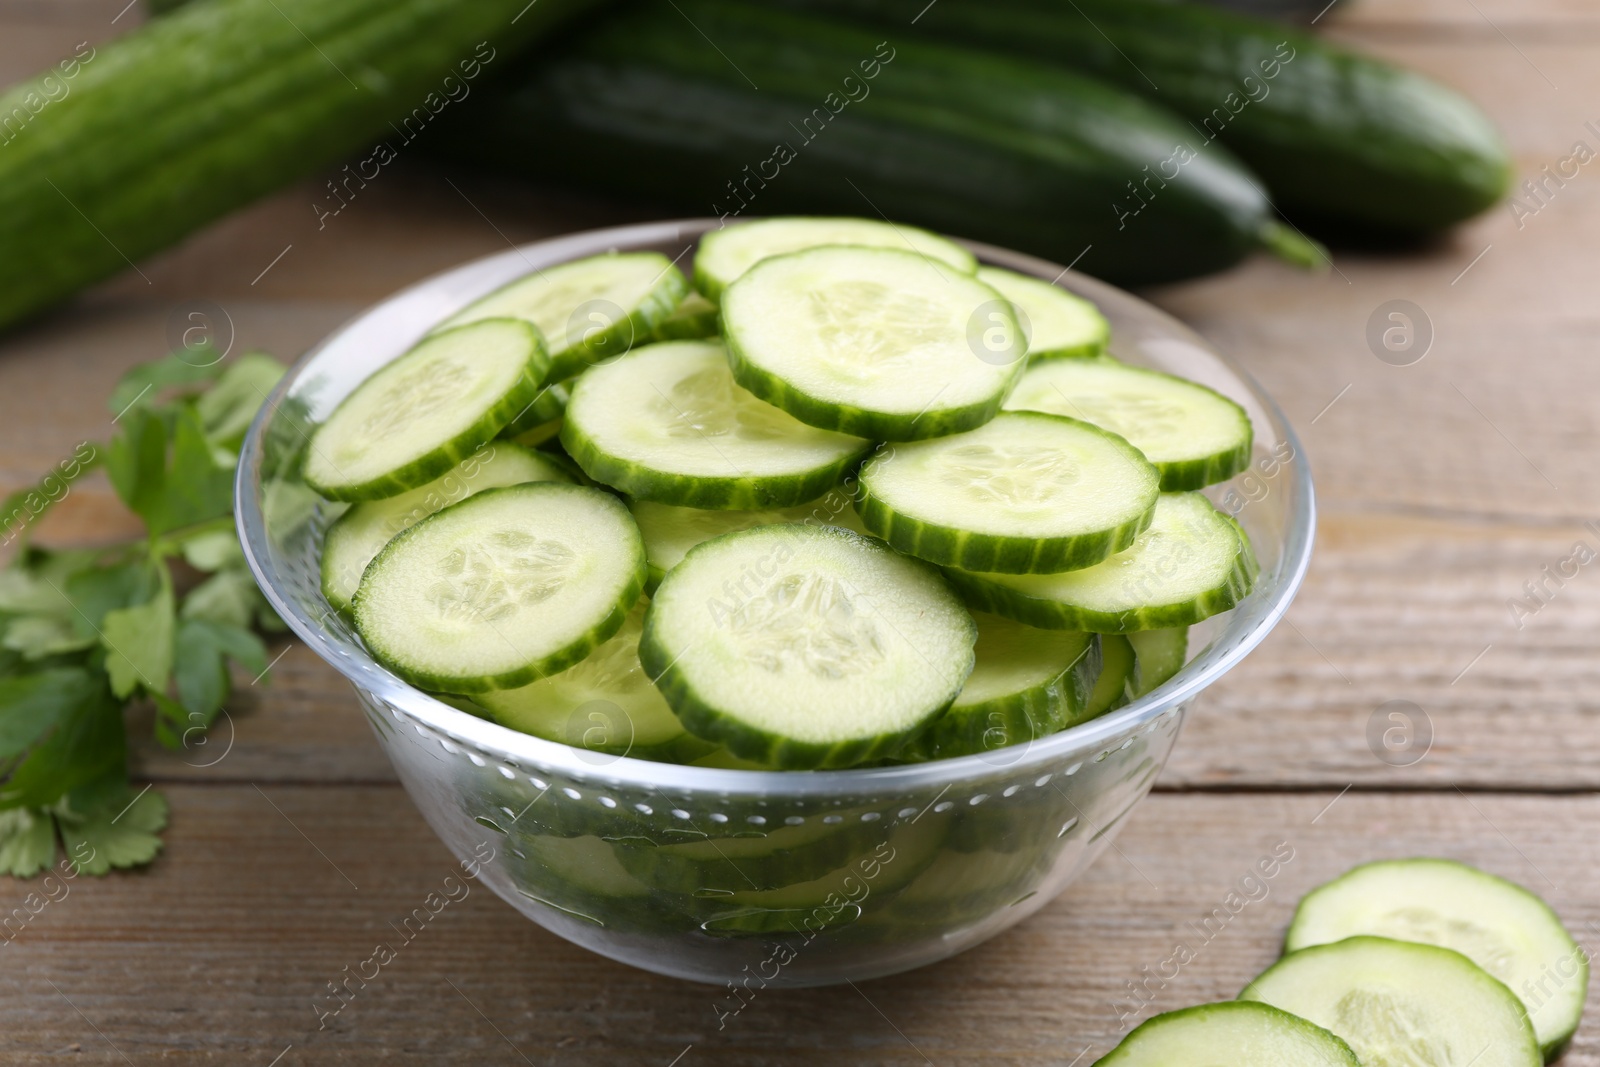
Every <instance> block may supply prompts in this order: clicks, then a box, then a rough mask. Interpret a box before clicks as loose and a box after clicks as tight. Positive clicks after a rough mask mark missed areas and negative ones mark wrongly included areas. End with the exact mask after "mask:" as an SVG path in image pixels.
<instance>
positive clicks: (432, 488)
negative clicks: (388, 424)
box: [322, 441, 572, 611]
mask: <svg viewBox="0 0 1600 1067" xmlns="http://www.w3.org/2000/svg"><path fill="white" fill-rule="evenodd" d="M571 481H572V477H571V475H569V474H568V473H567V472H566V471H565V470H563V469H562V468H561V466H560V464H558V463H556V462H555V461H554V460H552V459H550V458H549V457H548V456H543V455H540V454H539V453H537V452H534V451H532V450H530V449H527V448H523V447H522V446H521V445H514V444H511V443H510V442H508V441H495V442H491V443H489V444H486V445H484V446H483V447H482V448H480V449H478V451H476V452H474V453H473V454H472V455H470V456H468V457H467V458H466V459H464V460H462V461H461V462H460V463H458V464H456V466H455V467H454V468H453V469H452V470H449V471H447V472H446V473H444V474H443V475H441V476H439V477H438V478H435V479H434V480H433V481H431V482H429V483H428V484H427V485H423V486H418V487H417V488H415V489H412V490H409V491H407V492H404V493H401V494H400V495H399V496H391V497H388V498H386V499H383V500H367V501H363V502H362V503H360V504H352V505H351V506H350V509H349V510H348V511H346V512H345V513H344V514H343V515H340V516H339V518H338V520H337V521H335V522H334V524H333V525H332V526H330V527H328V535H327V537H326V538H325V539H324V541H323V545H322V595H323V596H325V597H327V598H328V603H329V604H332V605H333V607H334V608H335V609H336V610H338V611H348V610H350V604H351V602H353V601H354V600H355V596H356V587H357V586H359V585H360V584H361V575H362V573H363V572H365V571H366V569H367V564H369V563H371V562H372V558H373V557H374V556H376V555H377V554H378V553H379V552H380V551H381V550H382V549H383V546H384V545H386V544H388V543H389V542H390V541H391V540H393V539H394V537H395V535H396V534H398V533H400V532H401V531H402V530H409V529H410V528H411V527H413V526H415V525H416V524H417V523H419V522H421V521H422V520H423V519H425V518H427V517H428V516H429V515H432V514H433V513H434V512H436V511H439V510H441V509H443V508H447V507H449V506H450V505H451V504H455V503H458V502H459V501H462V500H465V499H466V498H467V497H469V496H471V495H472V494H473V493H479V492H482V491H483V490H485V489H498V488H500V487H501V486H506V485H518V484H520V483H522V482H571Z"/></svg>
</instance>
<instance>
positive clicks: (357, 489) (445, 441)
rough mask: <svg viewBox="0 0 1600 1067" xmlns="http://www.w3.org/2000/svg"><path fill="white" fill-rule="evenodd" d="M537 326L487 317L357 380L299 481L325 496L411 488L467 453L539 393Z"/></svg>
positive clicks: (314, 439) (545, 363) (368, 496)
mask: <svg viewBox="0 0 1600 1067" xmlns="http://www.w3.org/2000/svg"><path fill="white" fill-rule="evenodd" d="M549 367H550V357H549V356H547V355H546V354H545V349H544V344H543V342H541V341H540V339H539V334H538V332H537V331H535V330H534V329H533V328H532V327H531V326H529V325H528V324H527V323H525V322H520V321H518V320H516V319H486V320H484V321H482V322H476V323H473V324H472V325H470V326H463V327H461V328H459V329H454V330H448V331H446V332H444V333H437V334H434V335H432V336H430V337H426V338H424V339H423V340H422V341H420V342H419V343H418V344H417V346H416V347H415V348H413V349H411V351H409V352H407V353H406V354H405V355H403V356H401V357H400V358H399V359H397V360H395V361H394V362H392V363H390V364H388V365H387V366H385V367H381V368H379V370H378V371H377V372H376V373H375V374H373V375H372V376H371V377H370V378H368V379H367V380H366V381H364V382H362V383H361V384H360V385H358V386H356V388H355V391H354V392H352V393H351V394H350V395H349V396H347V397H345V398H344V400H343V402H341V403H340V404H339V406H338V407H337V408H335V409H334V411H333V414H331V415H329V416H328V418H327V421H326V422H324V423H323V424H322V425H321V426H319V427H317V429H316V430H315V431H314V432H313V433H312V435H311V441H310V444H309V446H308V447H307V450H306V461H305V463H306V466H305V479H306V483H307V484H308V485H310V486H311V488H313V489H315V490H316V491H317V492H319V493H321V494H322V495H323V496H325V497H327V498H329V499H330V500H376V499H379V498H381V497H386V496H394V495H396V494H397V493H403V492H405V491H406V490H407V489H415V488H416V487H417V486H419V485H424V484H426V483H427V482H430V481H432V480H433V479H434V478H437V477H438V476H439V475H441V474H443V473H444V472H445V471H447V470H449V469H450V468H451V467H454V466H455V465H456V464H457V463H460V462H461V461H462V460H464V459H466V458H467V457H468V456H470V455H471V454H472V453H473V452H475V451H477V449H478V447H479V446H480V445H482V444H483V443H484V442H485V441H488V440H490V439H491V438H493V437H494V436H495V435H496V434H498V433H499V432H500V431H501V430H502V429H504V428H505V426H506V424H507V423H509V422H510V421H511V420H512V419H513V418H514V417H516V414H517V413H518V412H519V411H521V410H522V409H523V408H525V407H526V406H527V405H528V403H529V402H530V401H532V400H533V398H534V397H535V396H536V395H538V392H539V385H540V382H542V381H543V380H544V376H545V372H546V371H547V370H548V369H549Z"/></svg>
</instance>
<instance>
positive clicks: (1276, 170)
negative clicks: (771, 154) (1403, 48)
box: [786, 0, 1512, 235]
mask: <svg viewBox="0 0 1600 1067" xmlns="http://www.w3.org/2000/svg"><path fill="white" fill-rule="evenodd" d="M786 2H787V3H789V4H790V5H791V6H794V7H798V8H803V9H806V10H813V11H819V12H822V11H825V12H829V13H833V14H837V15H841V16H844V15H848V16H850V17H852V18H859V19H862V20H866V21H869V22H875V23H881V24H882V25H883V26H885V27H893V28H894V32H895V36H896V40H897V41H898V39H899V36H900V35H901V34H902V33H906V32H910V33H919V34H924V35H927V36H929V37H932V38H938V39H944V40H949V41H952V42H958V43H960V44H963V45H967V46H972V47H979V48H992V49H994V50H995V51H997V52H1004V53H1006V54H1009V55H1021V56H1033V57H1036V58H1038V59H1041V60H1044V61H1047V62H1051V63H1059V64H1061V65H1062V66H1065V67H1071V68H1072V69H1074V70H1079V71H1083V72H1086V73H1090V74H1093V75H1095V76H1096V77H1099V78H1103V79H1105V80H1106V81H1109V82H1114V83H1116V84H1118V85H1121V86H1122V87H1123V88H1125V89H1127V90H1129V91H1131V92H1135V93H1139V94H1141V95H1143V96H1147V97H1149V98H1150V99H1151V100H1152V101H1155V102H1158V103H1160V104H1161V105H1163V106H1164V107H1168V108H1171V109H1172V110H1173V111H1175V112H1177V113H1178V114H1180V115H1182V116H1183V117H1184V118H1186V119H1188V120H1189V122H1190V123H1192V124H1193V125H1194V126H1195V127H1196V128H1197V130H1198V136H1199V137H1200V138H1201V141H1202V143H1204V142H1208V141H1212V140H1215V141H1218V142H1220V143H1221V144H1224V145H1227V146H1228V147H1229V148H1231V149H1232V150H1233V151H1234V152H1236V153H1237V154H1238V155H1239V157H1240V158H1242V159H1243V160H1244V161H1245V163H1247V164H1248V165H1249V166H1250V167H1251V168H1252V169H1254V170H1255V171H1256V172H1257V173H1258V174H1260V175H1261V177H1262V178H1263V179H1265V180H1266V183H1267V188H1268V190H1269V191H1270V192H1271V194H1272V197H1273V200H1274V202H1275V203H1276V204H1277V206H1278V207H1279V208H1281V209H1282V210H1283V211H1284V212H1285V213H1286V214H1287V216H1288V217H1289V218H1290V219H1291V220H1293V221H1295V222H1296V223H1298V224H1300V225H1302V226H1306V227H1308V228H1314V229H1315V230H1316V231H1318V232H1324V233H1328V234H1329V235H1337V234H1338V233H1339V231H1340V230H1342V229H1348V228H1351V227H1357V228H1360V229H1364V230H1371V229H1381V230H1390V231H1401V232H1405V233H1416V232H1429V231H1434V230H1440V229H1443V228H1445V227H1447V226H1450V225H1452V224H1454V223H1457V222H1460V221H1461V220H1463V219H1466V218H1470V217H1471V216H1473V215H1476V214H1478V213H1479V212H1480V211H1483V210H1485V209H1487V208H1488V207H1490V206H1491V205H1492V204H1494V203H1495V202H1496V201H1497V200H1499V199H1500V197H1501V196H1503V195H1504V194H1505V191H1506V187H1507V185H1508V184H1509V182H1510V179H1511V174H1512V164H1511V159H1510V156H1509V155H1508V153H1507V150H1506V147H1505V145H1504V143H1503V142H1502V141H1501V139H1500V136H1499V134H1498V133H1497V132H1496V131H1495V128H1494V126H1493V124H1491V123H1490V121H1489V119H1488V118H1487V117H1486V116H1485V115H1484V114H1483V113H1482V112H1481V111H1479V110H1478V109H1477V107H1475V106H1474V105H1473V104H1472V103H1471V102H1470V101H1468V100H1466V99H1465V98H1463V97H1462V96H1461V95H1459V94H1458V93H1456V92H1454V91H1453V90H1451V89H1448V88H1446V87H1444V86H1442V85H1440V84H1438V83H1437V82H1434V81H1431V80H1430V79H1428V78H1424V77H1422V76H1421V75H1419V74H1413V73H1412V72H1410V71H1407V70H1401V69H1399V68H1398V67H1394V66H1391V65H1390V64H1388V63H1384V62H1381V61H1379V60H1376V59H1371V58H1368V57H1366V56H1361V55H1356V54H1354V53H1352V52H1349V51H1346V50H1344V49H1342V48H1338V47H1335V46H1334V45H1331V44H1329V43H1327V42H1325V41H1321V40H1318V39H1317V38H1315V37H1312V36H1310V35H1309V34H1305V33H1300V32H1297V31H1293V30H1289V29H1287V28H1285V27H1284V26H1282V25H1280V24H1278V23H1275V22H1268V21H1266V20H1263V19H1254V18H1249V17H1247V16H1244V15H1238V14H1233V13H1230V12H1226V11H1219V10H1218V9H1217V8H1215V7H1213V6H1211V5H1209V4H1198V3H1172V2H1171V0H1072V2H1071V3H1064V2H1062V0H940V2H939V3H938V4H935V5H933V6H932V7H931V8H927V9H926V10H924V8H925V5H926V0H786ZM919 13H920V17H915V16H918V15H919ZM913 23H914V25H913ZM884 32H887V30H885V31H884ZM1207 151H1209V149H1207ZM1126 202H1127V204H1128V205H1129V206H1130V207H1136V206H1137V203H1136V202H1135V201H1133V200H1132V199H1131V198H1130V199H1128V200H1127V201H1126Z"/></svg>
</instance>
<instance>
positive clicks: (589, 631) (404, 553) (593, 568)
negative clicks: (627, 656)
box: [355, 482, 645, 693]
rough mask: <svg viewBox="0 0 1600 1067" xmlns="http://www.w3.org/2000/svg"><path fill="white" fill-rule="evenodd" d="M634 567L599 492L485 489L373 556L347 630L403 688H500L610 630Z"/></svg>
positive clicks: (628, 521)
mask: <svg viewBox="0 0 1600 1067" xmlns="http://www.w3.org/2000/svg"><path fill="white" fill-rule="evenodd" d="M644 574H645V563H644V543H643V542H642V541H641V540H640V538H639V528H638V527H637V526H635V525H634V524H633V519H632V518H631V517H630V516H629V515H628V509H627V508H626V507H624V506H623V504H622V502H621V501H620V500H618V499H617V498H616V497H614V496H612V495H611V494H610V493H607V492H604V491H603V490H600V489H591V488H588V487H586V486H580V485H559V484H556V483H554V482H538V483H534V484H531V485H517V486H511V487H509V488H505V489H488V490H485V491H484V492H482V493H478V494H476V495H475V496H470V497H468V498H467V499H466V500H463V501H462V502H461V503H459V504H454V505H451V506H450V507H448V508H445V509H444V510H443V511H440V512H439V513H437V514H435V515H431V516H429V517H428V518H426V519H423V520H422V521H421V522H419V523H417V524H416V525H415V526H413V527H411V529H409V530H406V531H405V532H404V533H402V534H400V535H399V536H398V537H396V538H395V539H394V540H393V541H390V542H389V544H388V546H387V547H386V548H384V550H383V551H382V552H380V553H378V556H377V558H376V559H374V560H373V561H372V563H371V565H370V566H368V567H367V572H366V574H365V575H364V576H363V577H362V579H361V587H360V588H359V589H358V590H357V592H356V600H355V621H356V629H357V631H358V632H359V633H360V634H361V638H362V640H364V641H365V642H366V644H367V647H368V648H369V649H370V650H371V651H372V654H373V656H374V657H375V658H376V659H378V660H379V661H380V662H382V663H383V664H384V666H386V667H388V668H389V669H390V670H392V671H394V672H395V673H396V674H398V675H400V676H401V677H402V678H404V679H405V680H406V681H408V682H411V683H412V684H413V685H417V686H420V687H422V688H424V689H437V690H442V691H444V692H447V693H481V692H485V691H487V690H490V689H505V688H510V687H512V686H518V685H523V684H525V683H527V682H530V681H532V680H534V679H535V678H538V677H540V676H541V675H546V674H552V673H554V672H556V671H559V670H562V669H563V668H566V667H569V666H571V665H572V664H574V663H576V662H578V661H579V660H581V659H583V657H584V656H586V655H588V654H589V652H590V651H591V650H592V649H594V648H595V647H596V646H598V645H599V644H600V643H601V642H602V641H604V640H605V639H606V638H608V637H610V636H611V635H612V634H614V633H616V632H617V631H618V630H619V629H621V627H622V623H623V620H624V619H626V618H627V614H628V610H629V609H630V608H632V607H633V605H634V603H635V602H636V601H638V599H639V594H640V592H641V591H642V590H643V588H644Z"/></svg>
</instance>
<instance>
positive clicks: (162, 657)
mask: <svg viewBox="0 0 1600 1067" xmlns="http://www.w3.org/2000/svg"><path fill="white" fill-rule="evenodd" d="M175 619H176V612H175V611H174V609H173V604H172V581H171V579H170V578H166V577H165V575H163V580H162V583H161V590H160V592H158V593H157V594H156V595H155V596H154V597H152V598H151V599H150V600H147V601H145V602H144V603H143V604H135V605H133V606H132V607H127V608H118V609H116V610H115V611H108V612H106V615H105V618H104V619H103V620H102V621H101V624H100V642H101V644H103V645H104V646H105V650H106V659H105V664H106V675H107V676H108V677H109V678H110V680H111V691H112V692H113V693H115V694H116V695H117V696H119V697H126V696H130V695H131V694H132V693H133V692H134V690H135V689H136V688H137V687H139V686H143V687H144V689H145V691H146V692H150V693H161V692H165V691H166V688H167V681H168V680H169V679H170V678H171V677H172V639H173V628H174V622H175Z"/></svg>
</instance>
